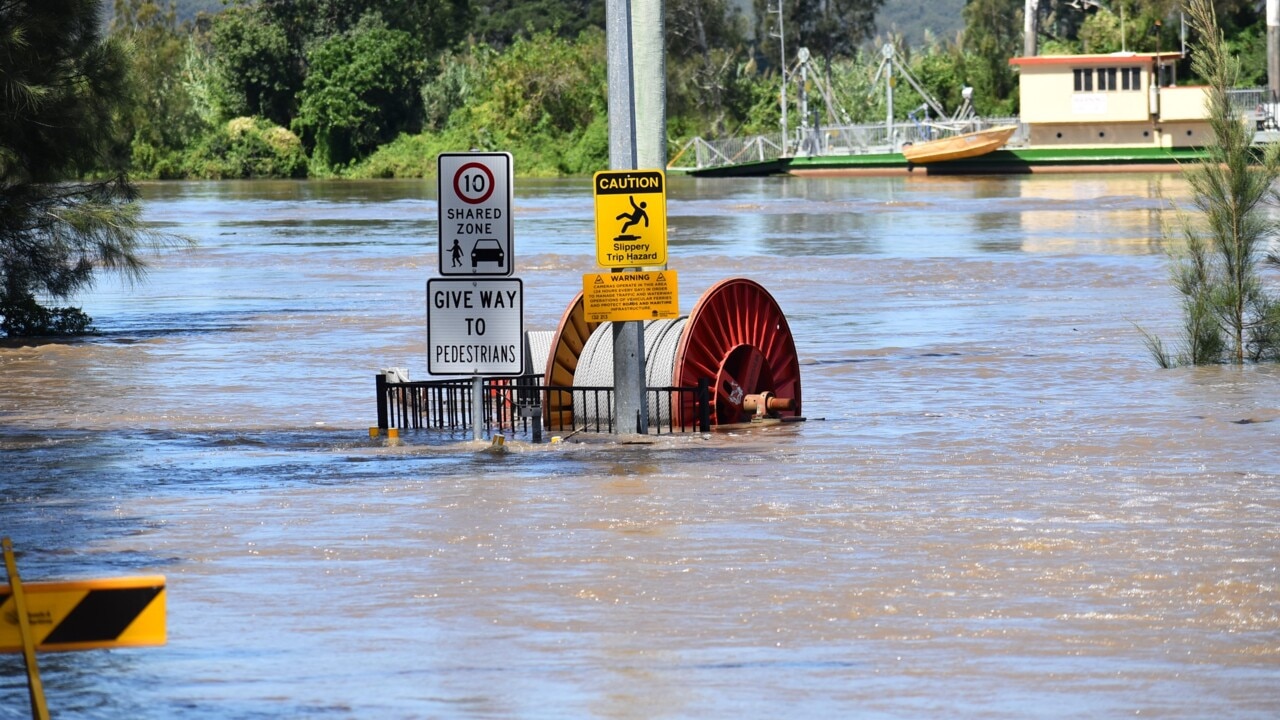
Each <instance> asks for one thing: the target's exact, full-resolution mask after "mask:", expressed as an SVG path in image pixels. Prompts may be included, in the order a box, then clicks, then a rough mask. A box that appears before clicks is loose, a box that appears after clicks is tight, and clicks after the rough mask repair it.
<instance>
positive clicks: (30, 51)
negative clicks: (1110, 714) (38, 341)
mask: <svg viewBox="0 0 1280 720" xmlns="http://www.w3.org/2000/svg"><path fill="white" fill-rule="evenodd" d="M98 9H99V7H98V3H97V2H95V1H94V0H45V1H44V2H39V3H7V4H5V3H0V316H3V318H4V319H3V321H0V329H3V330H4V331H5V332H6V333H7V334H9V335H28V334H52V333H59V332H72V331H82V330H84V329H86V328H87V327H88V325H89V321H88V318H87V316H85V315H84V314H83V313H81V312H80V311H78V310H75V309H74V308H56V309H53V310H48V309H45V308H44V307H43V306H42V304H41V303H40V299H41V298H42V297H49V298H55V299H65V298H68V297H70V296H71V295H73V294H74V293H76V292H77V291H79V290H82V289H84V288H86V287H88V286H90V285H91V284H92V283H93V281H94V278H95V275H96V273H97V271H98V270H100V269H108V270H117V271H120V272H122V273H124V274H125V275H126V277H130V278H136V277H139V276H140V274H141V273H142V271H143V269H144V264H143V262H142V260H141V258H140V257H139V250H140V249H141V248H142V247H143V246H144V245H146V244H148V241H149V240H152V239H155V236H154V235H153V234H151V233H149V232H148V231H147V230H146V229H145V228H144V227H143V226H142V225H141V224H140V222H139V219H138V207H137V205H135V204H134V203H133V200H134V199H135V190H134V188H133V186H132V185H130V184H129V183H128V182H127V181H126V180H125V179H124V177H123V176H121V175H115V176H112V177H110V178H109V179H107V180H102V181H98V182H68V180H70V179H73V178H76V177H77V176H79V175H81V174H82V173H85V172H88V171H91V170H95V169H103V168H111V167H119V166H120V164H122V163H123V161H124V158H121V157H116V156H113V154H112V151H113V149H115V148H119V147H123V146H124V140H125V136H124V133H123V132H122V130H121V126H120V124H119V122H118V120H119V118H120V117H121V116H122V114H123V112H122V110H123V108H122V105H121V100H122V98H124V97H126V90H127V78H126V67H127V62H126V56H125V53H124V51H123V48H122V47H121V45H120V44H119V43H118V42H116V41H105V42H104V41H103V40H102V39H101V36H100V35H99V32H100V27H101V23H100V18H99V15H98Z"/></svg>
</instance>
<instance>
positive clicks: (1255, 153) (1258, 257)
mask: <svg viewBox="0 0 1280 720" xmlns="http://www.w3.org/2000/svg"><path fill="white" fill-rule="evenodd" d="M1189 11H1190V15H1191V19H1192V23H1193V26H1194V28H1195V30H1196V31H1197V33H1198V34H1199V38H1200V39H1199V42H1197V43H1196V45H1195V47H1194V50H1195V54H1194V56H1193V58H1192V70H1193V71H1194V72H1195V74H1197V75H1199V76H1200V77H1202V78H1204V79H1205V80H1206V81H1207V82H1208V112H1209V124H1210V126H1211V128H1212V131H1213V137H1214V142H1213V143H1212V144H1210V145H1209V146H1208V147H1207V148H1206V150H1207V153H1208V157H1207V158H1206V159H1205V160H1204V161H1203V162H1201V163H1200V165H1199V166H1197V167H1193V168H1190V169H1189V170H1188V171H1187V173H1186V175H1187V179H1188V181H1189V182H1190V184H1191V189H1192V197H1193V202H1194V204H1195V207H1196V209H1197V210H1198V211H1199V213H1198V214H1197V215H1196V216H1195V217H1184V218H1183V223H1182V226H1183V233H1182V234H1183V237H1184V238H1185V241H1186V248H1185V252H1184V253H1183V254H1182V256H1181V257H1179V258H1178V259H1177V261H1176V263H1175V265H1174V273H1173V274H1174V285H1175V287H1176V288H1177V289H1178V292H1179V293H1180V294H1181V295H1182V306H1183V333H1182V340H1183V342H1182V348H1181V349H1180V350H1175V351H1171V350H1169V349H1166V348H1165V346H1164V345H1163V343H1162V342H1161V341H1160V339H1159V338H1157V337H1155V336H1152V335H1147V342H1148V344H1149V345H1150V347H1151V350H1152V352H1153V354H1154V355H1155V358H1156V361H1157V362H1158V363H1160V365H1162V366H1164V367H1168V366H1170V365H1176V364H1183V363H1190V364H1195V365H1203V364H1211V363H1222V362H1226V363H1235V364H1243V363H1244V362H1246V361H1250V362H1258V361H1277V360H1280V300H1277V298H1276V297H1275V296H1273V295H1272V294H1271V293H1269V292H1268V291H1267V288H1266V285H1265V282H1264V280H1265V278H1264V277H1263V276H1262V273H1261V270H1262V268H1263V267H1264V265H1263V260H1264V257H1263V255H1264V252H1265V250H1266V244H1267V241H1268V240H1269V239H1271V238H1273V237H1275V236H1276V235H1277V232H1278V231H1280V225H1278V224H1277V223H1276V222H1275V221H1274V220H1273V219H1271V218H1269V217H1268V216H1267V215H1266V213H1265V210H1266V205H1267V204H1268V203H1271V204H1275V203H1276V202H1277V200H1280V196H1277V192H1276V189H1275V183H1276V181H1277V180H1278V179H1280V145H1277V144H1274V143H1273V144H1271V145H1269V146H1267V147H1266V148H1265V149H1259V148H1257V147H1255V146H1253V145H1252V140H1253V132H1252V129H1251V128H1250V127H1249V126H1248V125H1246V124H1245V123H1244V122H1242V120H1241V118H1240V114H1239V113H1238V112H1237V111H1236V110H1235V109H1234V108H1233V107H1232V105H1231V103H1230V100H1229V98H1228V97H1227V90H1228V89H1230V88H1231V87H1233V86H1234V84H1235V82H1236V79H1237V78H1238V77H1239V73H1240V63H1239V60H1238V59H1237V58H1236V57H1234V56H1233V55H1232V54H1231V53H1230V52H1229V50H1228V48H1227V46H1226V42H1225V41H1224V39H1223V36H1222V32H1221V31H1220V30H1219V29H1218V24H1217V21H1216V18H1215V15H1214V11H1213V6H1212V4H1211V2H1210V0H1193V2H1192V3H1191V5H1190V8H1189Z"/></svg>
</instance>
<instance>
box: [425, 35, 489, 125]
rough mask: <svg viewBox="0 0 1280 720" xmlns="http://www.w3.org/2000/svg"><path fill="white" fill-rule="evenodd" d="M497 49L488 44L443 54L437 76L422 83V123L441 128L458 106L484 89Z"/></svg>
mask: <svg viewBox="0 0 1280 720" xmlns="http://www.w3.org/2000/svg"><path fill="white" fill-rule="evenodd" d="M496 57H497V53H496V52H495V51H494V50H492V49H491V48H489V47H488V46H486V45H472V46H470V47H469V48H467V50H466V51H465V52H459V53H454V52H446V53H444V54H442V55H441V56H440V59H439V61H438V62H436V63H435V65H436V72H435V75H434V77H432V78H431V79H430V80H429V81H427V82H426V83H425V84H424V85H423V86H422V114H423V127H424V128H425V129H427V130H430V131H434V132H440V131H442V130H444V129H445V125H446V124H447V123H448V121H449V116H451V115H452V114H453V113H454V111H455V110H458V109H460V108H462V107H463V106H465V105H466V104H467V103H468V102H470V101H471V99H472V98H474V97H476V96H477V95H479V94H481V93H483V92H485V90H484V87H485V86H484V79H485V76H486V74H487V73H488V67H489V66H490V65H491V64H492V63H493V61H494V58H496Z"/></svg>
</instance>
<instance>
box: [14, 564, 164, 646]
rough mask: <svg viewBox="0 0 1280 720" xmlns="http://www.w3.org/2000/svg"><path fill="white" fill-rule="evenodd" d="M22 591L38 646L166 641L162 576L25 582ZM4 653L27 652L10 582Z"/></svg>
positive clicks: (144, 643)
mask: <svg viewBox="0 0 1280 720" xmlns="http://www.w3.org/2000/svg"><path fill="white" fill-rule="evenodd" d="M22 590H23V596H24V597H25V598H26V604H27V619H28V621H29V623H30V626H31V632H32V635H33V640H34V641H35V645H36V650H40V651H49V650H93V649H97V648H117V647H139V646H147V645H163V644H165V642H166V640H167V633H166V629H165V609H166V605H165V580H164V576H162V575H154V576H143V577H126V578H111V579H106V580H75V581H68V582H23V583H22ZM0 652H22V635H21V633H20V631H19V629H18V609H17V603H16V602H15V601H14V598H13V592H12V590H11V589H10V587H9V586H8V585H0Z"/></svg>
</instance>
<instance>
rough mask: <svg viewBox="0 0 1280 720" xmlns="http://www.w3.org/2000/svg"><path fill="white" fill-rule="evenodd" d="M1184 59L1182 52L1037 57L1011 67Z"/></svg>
mask: <svg viewBox="0 0 1280 720" xmlns="http://www.w3.org/2000/svg"><path fill="white" fill-rule="evenodd" d="M1181 59H1182V53H1180V52H1166V53H1132V52H1131V53H1111V54H1109V55H1037V56H1035V57H1015V58H1009V64H1010V65H1031V66H1034V65H1071V66H1074V67H1094V66H1097V65H1153V64H1155V62H1156V61H1157V60H1160V61H1163V62H1174V61H1177V60H1181Z"/></svg>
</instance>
